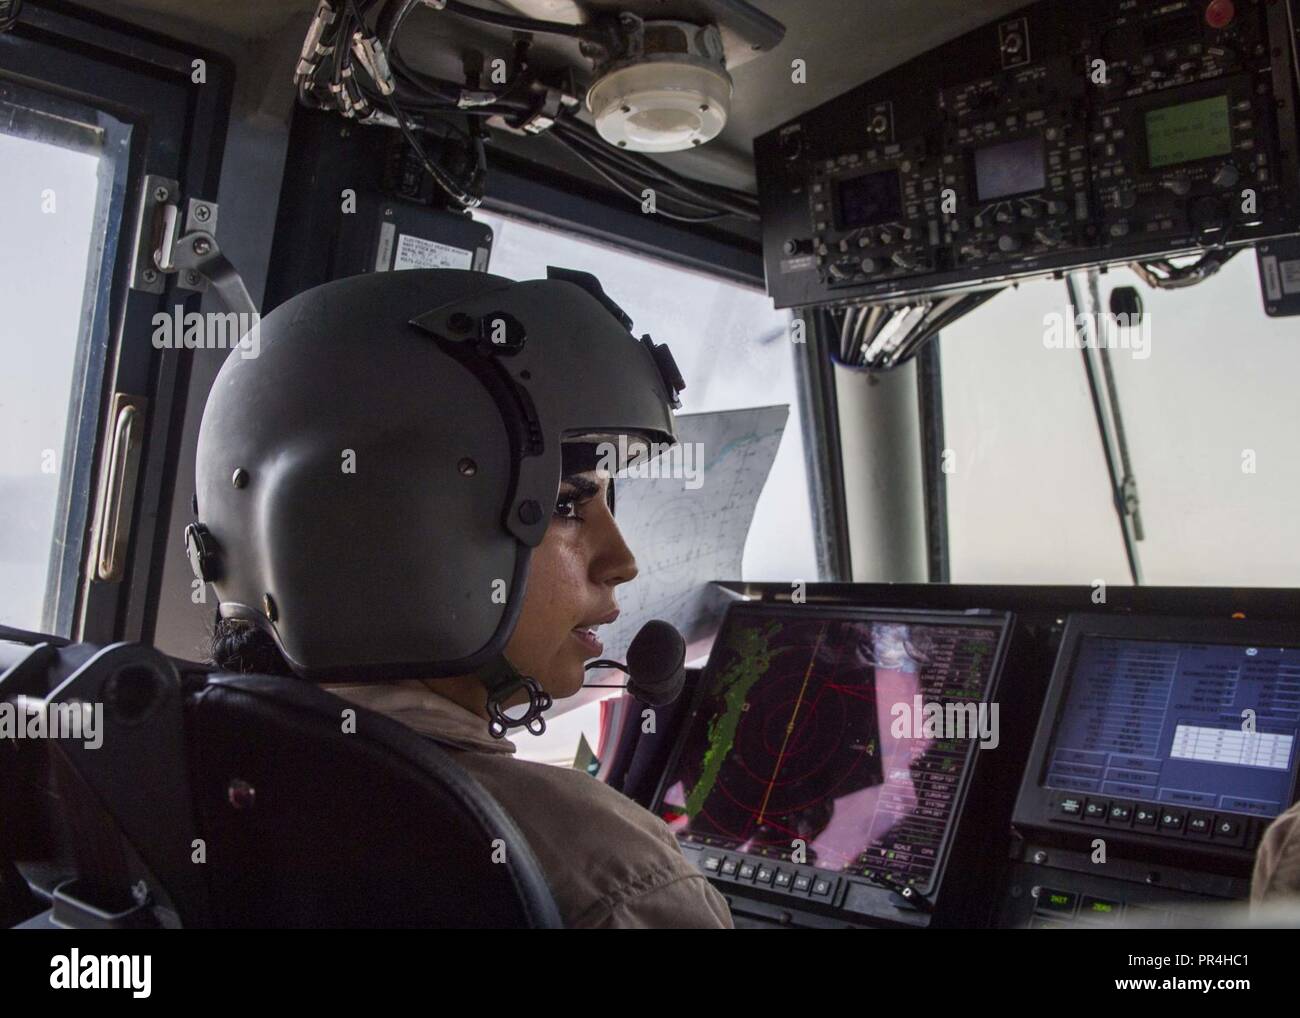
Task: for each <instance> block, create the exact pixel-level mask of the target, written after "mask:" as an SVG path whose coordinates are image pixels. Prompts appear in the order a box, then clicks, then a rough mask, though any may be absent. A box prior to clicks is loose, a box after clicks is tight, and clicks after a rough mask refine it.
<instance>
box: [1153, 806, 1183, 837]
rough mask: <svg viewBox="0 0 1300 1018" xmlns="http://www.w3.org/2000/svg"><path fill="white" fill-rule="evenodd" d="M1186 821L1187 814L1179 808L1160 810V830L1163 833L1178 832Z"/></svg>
mask: <svg viewBox="0 0 1300 1018" xmlns="http://www.w3.org/2000/svg"><path fill="white" fill-rule="evenodd" d="M1186 821H1187V814H1186V813H1184V812H1183V811H1182V810H1181V809H1162V810H1161V811H1160V830H1161V831H1162V832H1164V833H1169V834H1177V833H1179V832H1180V831H1182V829H1183V825H1184V824H1185V823H1186Z"/></svg>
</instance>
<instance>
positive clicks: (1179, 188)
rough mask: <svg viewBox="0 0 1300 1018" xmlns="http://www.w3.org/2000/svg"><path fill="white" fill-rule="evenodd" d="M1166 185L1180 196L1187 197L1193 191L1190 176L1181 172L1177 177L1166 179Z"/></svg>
mask: <svg viewBox="0 0 1300 1018" xmlns="http://www.w3.org/2000/svg"><path fill="white" fill-rule="evenodd" d="M1165 187H1167V188H1169V190H1170V191H1172V192H1173V193H1174V194H1176V195H1178V197H1179V198H1186V197H1187V196H1188V195H1189V194H1191V193H1192V181H1191V178H1190V177H1184V176H1183V175H1182V174H1179V175H1178V176H1176V177H1170V178H1169V179H1168V180H1166V181H1165Z"/></svg>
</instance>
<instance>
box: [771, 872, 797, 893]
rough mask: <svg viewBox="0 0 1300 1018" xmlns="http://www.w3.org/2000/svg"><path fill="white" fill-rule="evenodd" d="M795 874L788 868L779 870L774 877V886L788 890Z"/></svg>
mask: <svg viewBox="0 0 1300 1018" xmlns="http://www.w3.org/2000/svg"><path fill="white" fill-rule="evenodd" d="M793 877H794V875H793V874H792V873H789V872H787V871H786V870H777V871H776V875H775V876H773V877H772V886H773V887H779V888H781V889H782V890H787V889H788V888H789V887H790V883H791V881H792V880H793Z"/></svg>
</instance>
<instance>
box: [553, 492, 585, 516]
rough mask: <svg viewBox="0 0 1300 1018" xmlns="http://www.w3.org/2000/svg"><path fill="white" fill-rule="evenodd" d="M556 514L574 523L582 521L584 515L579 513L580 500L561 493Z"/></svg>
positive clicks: (557, 501) (556, 504)
mask: <svg viewBox="0 0 1300 1018" xmlns="http://www.w3.org/2000/svg"><path fill="white" fill-rule="evenodd" d="M555 515H556V516H558V517H559V518H560V519H562V520H569V521H570V522H573V523H581V522H582V517H581V516H579V515H578V500H577V499H576V498H574V497H572V496H567V497H566V496H564V495H561V496H560V497H559V499H557V500H556V503H555Z"/></svg>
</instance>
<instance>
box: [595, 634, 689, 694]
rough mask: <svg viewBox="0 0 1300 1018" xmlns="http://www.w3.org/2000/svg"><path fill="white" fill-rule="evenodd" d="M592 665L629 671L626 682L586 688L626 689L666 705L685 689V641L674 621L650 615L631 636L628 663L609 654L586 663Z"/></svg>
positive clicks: (598, 684)
mask: <svg viewBox="0 0 1300 1018" xmlns="http://www.w3.org/2000/svg"><path fill="white" fill-rule="evenodd" d="M585 668H586V669H591V668H617V669H618V670H619V671H623V672H627V674H628V681H627V685H626V686H607V685H605V684H603V683H586V684H584V688H586V689H611V688H612V689H624V688H626V689H627V691H628V692H629V693H631V694H632V695H633V696H635V697H636V698H637V699H638V700H640V701H641V702H642V703H647V704H649V705H650V706H651V707H663V706H666V705H667V704H670V703H672V702H673V701H674V700H676V699H677V698H678V697H679V696H681V693H682V686H683V685H684V684H685V682H686V641H685V640H684V639H682V634H681V633H679V632H678V631H677V630H676V628H674V626H673V625H672V623H669V622H665V621H664V620H663V619H651V620H650V621H649V622H647V623H646V624H645V625H644V626H642V627H641V629H640V631H639V632H638V633H637V634H636V636H634V637H633V638H632V644H631V646H629V647H628V648H627V664H626V665H622V664H619V663H618V662H617V661H612V660H610V659H609V658H598V659H597V660H595V661H590V662H588V663H587V664H586V666H585Z"/></svg>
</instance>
